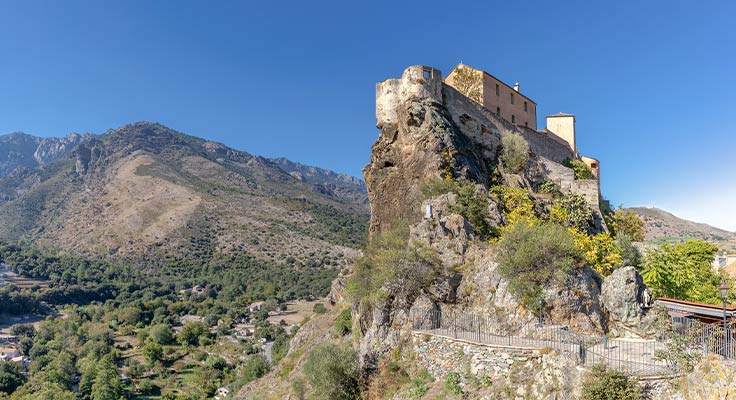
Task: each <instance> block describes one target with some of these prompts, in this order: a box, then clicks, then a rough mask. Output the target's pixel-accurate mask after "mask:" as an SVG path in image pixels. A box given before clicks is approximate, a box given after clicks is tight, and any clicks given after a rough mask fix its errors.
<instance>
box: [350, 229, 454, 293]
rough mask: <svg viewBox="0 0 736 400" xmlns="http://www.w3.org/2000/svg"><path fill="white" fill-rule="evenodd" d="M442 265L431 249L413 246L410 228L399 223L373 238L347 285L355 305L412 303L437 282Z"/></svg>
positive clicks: (359, 259)
mask: <svg viewBox="0 0 736 400" xmlns="http://www.w3.org/2000/svg"><path fill="white" fill-rule="evenodd" d="M439 268H440V262H439V260H437V258H436V255H435V253H434V252H433V251H432V250H431V249H427V248H424V247H422V246H420V245H418V244H417V243H409V228H408V226H407V225H406V224H404V223H396V224H395V225H394V227H393V228H392V229H390V230H388V231H387V232H384V233H382V234H380V235H376V236H374V237H373V238H372V240H371V241H370V243H369V244H368V247H367V248H366V249H365V251H364V253H363V256H362V257H360V258H358V259H357V260H356V261H355V267H354V272H353V275H351V277H350V279H349V280H348V282H347V291H348V295H349V296H350V297H351V299H352V300H353V302H354V303H360V302H368V303H373V302H377V301H381V300H385V299H390V298H402V299H408V300H407V301H409V304H411V301H413V299H415V298H416V296H418V295H419V292H420V291H421V290H422V289H424V288H426V287H429V285H430V284H431V283H432V282H433V281H434V280H435V279H436V278H437V276H438V273H439Z"/></svg>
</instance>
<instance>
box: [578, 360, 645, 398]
mask: <svg viewBox="0 0 736 400" xmlns="http://www.w3.org/2000/svg"><path fill="white" fill-rule="evenodd" d="M642 398H643V396H642V393H641V388H640V387H639V385H638V383H637V382H636V380H635V379H631V378H629V377H628V376H626V375H625V374H623V373H621V372H618V371H611V370H609V369H607V368H606V366H605V365H595V366H593V368H592V369H591V371H590V373H589V374H588V375H587V376H586V377H585V379H584V380H583V391H582V396H581V399H582V400H640V399H642Z"/></svg>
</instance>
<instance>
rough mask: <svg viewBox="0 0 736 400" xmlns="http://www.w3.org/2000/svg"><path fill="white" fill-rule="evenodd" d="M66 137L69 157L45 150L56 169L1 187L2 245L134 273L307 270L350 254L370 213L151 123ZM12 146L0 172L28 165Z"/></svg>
mask: <svg viewBox="0 0 736 400" xmlns="http://www.w3.org/2000/svg"><path fill="white" fill-rule="evenodd" d="M29 136H30V135H27V136H19V135H16V137H15V139H17V138H18V137H21V138H24V139H28V137H29ZM30 137H31V138H33V137H32V136H30ZM73 139H79V141H80V143H78V144H77V145H76V146H74V147H73V148H70V146H68V143H67V145H66V146H64V143H62V142H56V141H54V142H53V143H56V144H59V146H56V147H53V149H55V150H56V152H55V153H53V154H51V153H49V156H50V157H58V158H57V160H56V161H54V162H49V163H45V162H44V160H43V159H42V160H41V161H37V162H36V164H33V166H26V165H24V164H22V163H19V164H18V165H15V168H14V169H13V170H12V171H11V172H9V173H7V174H5V175H4V176H2V177H1V178H0V190H2V193H3V196H0V239H2V240H6V241H11V242H13V241H17V240H23V241H27V242H33V243H35V244H37V245H41V246H55V247H59V248H60V249H62V250H65V251H69V252H73V253H79V254H83V255H87V256H99V257H105V258H120V259H125V260H128V261H132V262H134V263H137V264H140V265H143V264H165V263H171V262H173V260H174V259H176V258H182V257H185V258H187V262H190V263H202V264H204V263H207V262H209V261H211V260H213V259H217V258H218V257H219V258H221V257H226V256H227V254H233V253H239V252H244V253H247V254H251V255H253V256H255V257H257V258H261V259H265V260H268V261H280V260H285V259H288V260H293V263H294V265H296V266H299V265H312V266H316V265H336V264H339V263H341V262H342V261H341V260H343V259H344V257H346V256H349V255H351V254H353V253H354V252H355V250H353V248H355V247H357V246H358V245H359V243H360V242H361V240H362V236H363V231H364V230H365V228H366V222H367V218H368V208H367V206H366V205H365V204H361V203H360V202H356V201H354V198H357V197H359V193H354V194H353V195H354V196H352V197H351V196H350V195H349V194H351V192H350V190H349V188H348V187H344V188H341V192H340V193H333V192H330V191H327V190H325V189H324V185H320V184H317V183H318V182H317V183H310V182H306V181H304V180H303V179H299V178H297V177H294V176H293V175H292V174H290V173H288V172H286V171H284V170H283V169H282V168H281V167H279V166H278V165H277V163H276V162H274V161H271V160H270V159H267V158H264V157H260V156H254V155H251V154H249V153H247V152H243V151H239V150H235V149H232V148H229V147H227V146H225V145H224V144H222V143H217V142H212V141H209V140H206V139H202V138H197V137H195V136H190V135H187V134H184V133H181V132H178V131H175V130H173V129H170V128H167V127H165V126H163V125H161V124H157V123H150V122H136V123H132V124H128V125H125V126H122V127H120V128H117V129H114V130H110V131H108V132H107V133H105V134H103V135H90V136H81V135H80V136H74V137H73ZM27 142H28V140H25V143H26V144H27ZM0 143H1V142H0ZM31 143H37V142H36V141H35V140H31ZM38 143H40V142H38ZM69 143H71V141H70V142H69ZM18 149H19V147H17V146H16V148H15V149H13V150H12V151H14V152H15V153H13V154H14V155H17V156H18V157H15V158H13V157H11V158H4V159H2V160H3V162H4V163H5V164H3V165H4V166H5V169H4V170H5V171H7V170H8V169H10V168H9V167H8V162H13V161H15V160H18V159H22V160H26V159H28V157H29V156H28V155H29V154H30V150H31V149H30V148H29V146H26V148H25V153H21V152H19V151H17V150H18ZM9 153H10V151H9ZM34 153H35V151H34ZM62 153H63V154H65V156H63V157H62V156H59V155H60V154H62ZM21 155H22V156H24V157H21ZM285 237H289V240H288V241H286V240H284V238H285ZM179 261H181V260H179Z"/></svg>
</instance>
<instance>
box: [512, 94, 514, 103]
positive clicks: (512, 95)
mask: <svg viewBox="0 0 736 400" xmlns="http://www.w3.org/2000/svg"><path fill="white" fill-rule="evenodd" d="M511 104H514V94H513V93H511Z"/></svg>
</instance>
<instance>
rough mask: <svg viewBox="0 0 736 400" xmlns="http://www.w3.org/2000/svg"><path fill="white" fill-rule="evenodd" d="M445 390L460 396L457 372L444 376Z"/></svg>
mask: <svg viewBox="0 0 736 400" xmlns="http://www.w3.org/2000/svg"><path fill="white" fill-rule="evenodd" d="M445 389H447V390H448V391H449V392H450V393H453V394H458V395H460V394H462V393H463V389H462V388H461V387H460V375H459V374H458V373H457V372H448V373H447V375H446V376H445Z"/></svg>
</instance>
